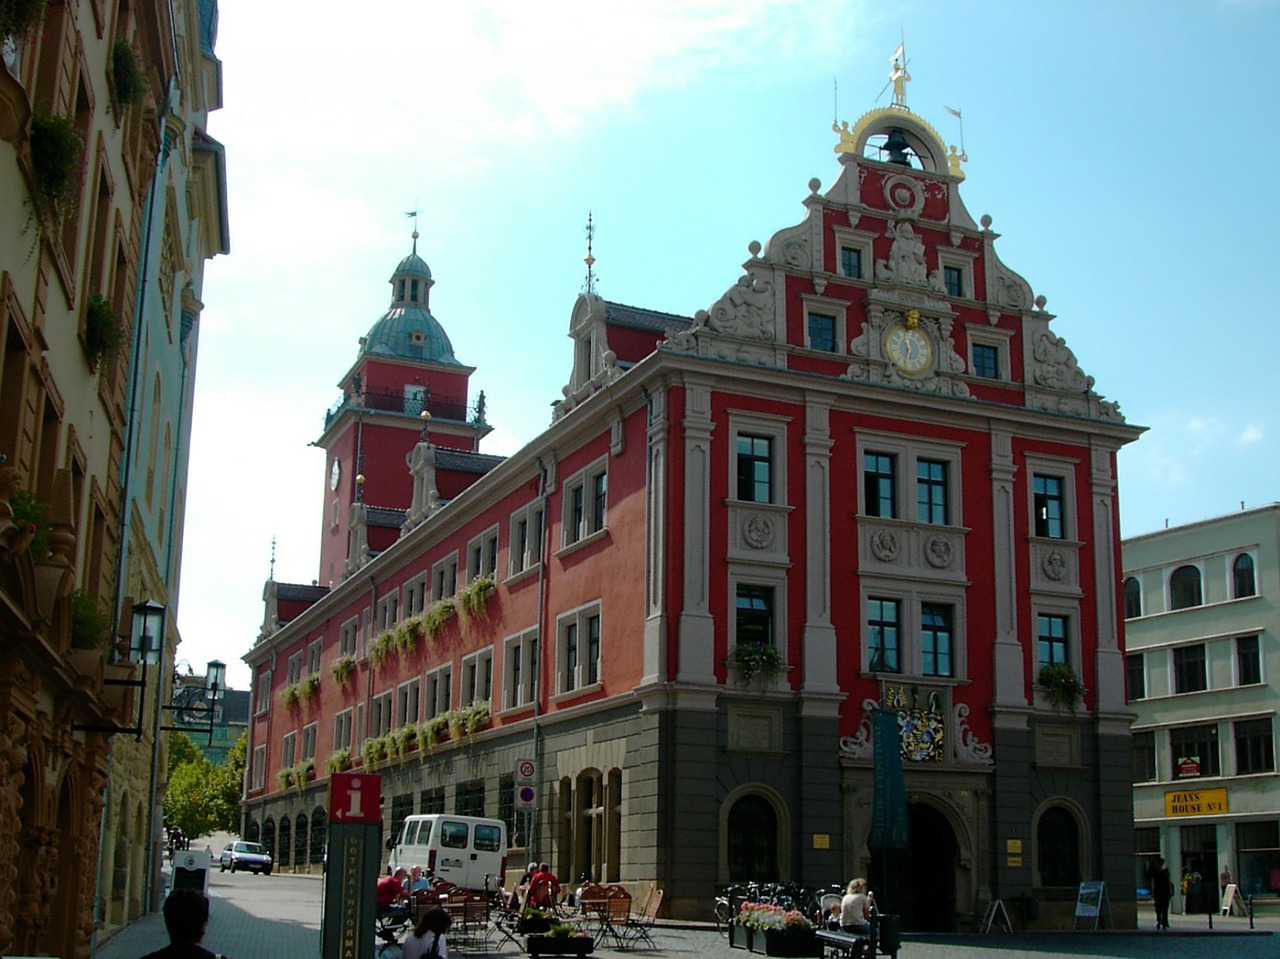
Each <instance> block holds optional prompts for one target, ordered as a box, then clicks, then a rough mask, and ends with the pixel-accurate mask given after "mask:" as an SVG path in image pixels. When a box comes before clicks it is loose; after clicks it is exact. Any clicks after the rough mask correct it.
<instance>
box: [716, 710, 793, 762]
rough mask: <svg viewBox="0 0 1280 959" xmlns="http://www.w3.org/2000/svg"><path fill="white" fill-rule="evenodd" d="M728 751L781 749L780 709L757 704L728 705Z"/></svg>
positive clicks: (749, 751)
mask: <svg viewBox="0 0 1280 959" xmlns="http://www.w3.org/2000/svg"><path fill="white" fill-rule="evenodd" d="M728 720H729V730H728V732H729V737H728V744H727V749H728V751H729V752H745V753H779V752H781V751H782V711H781V710H780V709H768V708H763V707H758V706H749V707H743V706H730V707H729V716H728Z"/></svg>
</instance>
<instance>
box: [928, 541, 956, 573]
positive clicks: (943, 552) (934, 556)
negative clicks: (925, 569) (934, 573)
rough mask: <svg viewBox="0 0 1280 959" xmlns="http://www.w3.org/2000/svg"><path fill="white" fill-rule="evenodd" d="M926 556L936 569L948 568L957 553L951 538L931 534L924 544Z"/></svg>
mask: <svg viewBox="0 0 1280 959" xmlns="http://www.w3.org/2000/svg"><path fill="white" fill-rule="evenodd" d="M924 558H925V562H927V563H928V564H929V565H930V566H932V567H933V568H934V569H947V568H948V567H949V566H950V565H951V562H952V560H953V559H954V558H955V553H954V552H953V551H952V548H951V542H950V541H949V540H947V539H946V538H944V537H942V536H930V537H929V538H928V539H927V540H926V541H925V544H924Z"/></svg>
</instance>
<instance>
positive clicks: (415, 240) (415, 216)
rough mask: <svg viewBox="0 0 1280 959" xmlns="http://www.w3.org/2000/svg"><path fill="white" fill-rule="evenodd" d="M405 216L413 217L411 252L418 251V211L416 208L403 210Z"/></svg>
mask: <svg viewBox="0 0 1280 959" xmlns="http://www.w3.org/2000/svg"><path fill="white" fill-rule="evenodd" d="M404 215H405V216H411V217H413V252H414V253H415V254H416V253H417V252H418V211H417V209H416V208H415V209H412V210H405V213H404Z"/></svg>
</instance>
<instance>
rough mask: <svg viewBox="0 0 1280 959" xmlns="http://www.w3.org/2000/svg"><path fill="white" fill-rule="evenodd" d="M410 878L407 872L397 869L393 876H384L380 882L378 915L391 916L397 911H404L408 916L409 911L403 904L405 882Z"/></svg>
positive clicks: (378, 886)
mask: <svg viewBox="0 0 1280 959" xmlns="http://www.w3.org/2000/svg"><path fill="white" fill-rule="evenodd" d="M408 877H409V873H408V871H407V870H405V869H397V870H396V871H395V872H393V873H392V874H391V875H389V876H383V877H382V878H381V879H379V880H378V885H377V899H376V903H377V907H378V910H377V911H378V915H380V916H385V915H389V914H391V913H393V912H394V911H395V910H397V909H403V910H404V911H405V913H406V915H407V914H408V912H409V910H408V908H407V907H406V906H405V905H404V902H403V900H404V881H405V880H406V879H407V878H408Z"/></svg>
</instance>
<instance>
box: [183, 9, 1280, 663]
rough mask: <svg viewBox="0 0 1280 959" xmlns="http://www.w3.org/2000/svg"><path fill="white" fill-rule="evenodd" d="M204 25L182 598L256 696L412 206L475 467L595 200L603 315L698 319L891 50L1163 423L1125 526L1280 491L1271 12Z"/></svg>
mask: <svg viewBox="0 0 1280 959" xmlns="http://www.w3.org/2000/svg"><path fill="white" fill-rule="evenodd" d="M219 6H220V11H221V19H220V24H219V31H218V38H217V47H216V52H217V54H218V56H219V58H220V59H221V60H222V63H223V78H224V107H223V109H222V110H220V111H218V112H216V113H214V114H212V115H211V116H210V119H209V132H210V133H211V134H212V135H213V136H214V137H216V138H217V139H219V140H220V141H221V142H222V143H223V144H224V145H225V147H226V151H227V182H228V201H229V219H230V234H231V253H230V255H228V256H220V257H218V258H216V259H215V260H213V261H212V262H210V263H209V264H208V266H207V268H206V274H205V283H204V291H203V297H202V299H203V302H204V304H205V308H204V311H203V313H202V316H201V320H200V340H199V358H198V366H197V374H196V398H195V415H194V418H193V425H192V436H191V466H190V475H189V479H188V496H187V514H186V535H185V543H184V550H183V565H182V580H181V591H180V599H179V608H178V626H179V631H180V633H181V635H182V645H181V647H180V648H179V652H178V657H179V659H180V660H181V659H185V660H187V661H188V662H190V663H192V664H195V665H196V667H197V669H196V671H197V672H199V671H201V670H200V668H199V665H200V664H202V663H204V662H205V661H207V660H209V659H213V658H220V659H222V660H224V661H225V662H227V663H228V664H229V669H228V677H229V680H230V683H231V685H232V686H233V687H235V688H247V684H248V677H249V673H248V669H247V667H246V666H245V665H244V663H243V662H242V661H241V658H240V657H241V656H243V655H244V653H245V652H246V651H247V650H248V649H249V648H250V647H251V645H252V644H253V642H254V640H255V638H256V637H257V635H258V632H259V630H260V628H261V625H262V615H263V605H262V592H263V586H264V583H265V582H266V580H267V579H268V576H269V575H271V574H272V570H273V568H274V577H275V579H276V580H277V581H280V582H295V583H309V582H311V581H312V580H314V579H315V578H316V577H317V576H318V574H319V570H318V567H319V531H320V523H321V518H322V508H323V506H322V503H323V490H324V479H325V476H324V472H325V470H324V467H325V456H324V452H323V451H322V450H320V449H319V448H316V447H313V446H310V445H309V444H311V443H312V442H313V441H314V440H316V439H317V438H318V437H319V435H320V432H321V428H322V426H323V423H324V414H325V411H326V410H327V409H328V408H329V407H330V406H331V405H332V404H333V403H334V402H335V401H336V400H337V399H338V397H339V395H340V393H339V390H338V388H337V382H338V379H339V378H340V377H341V375H342V374H343V373H344V372H345V371H346V370H347V369H348V368H349V367H350V365H351V364H352V362H354V360H355V359H356V351H357V349H358V340H359V337H361V336H362V335H364V334H365V333H367V332H368V330H369V328H370V327H371V326H372V325H373V323H374V322H375V321H376V320H377V319H378V317H379V316H381V315H382V313H383V312H385V311H386V309H387V308H388V306H389V305H390V292H391V291H390V286H389V283H388V281H389V279H390V276H391V271H392V270H393V269H394V267H395V265H396V264H397V263H398V262H399V261H400V259H401V258H402V257H404V256H405V255H406V254H407V253H408V252H409V250H410V246H411V239H410V232H411V230H412V229H413V221H412V220H410V219H408V218H406V216H405V213H406V212H407V211H410V210H417V211H418V213H419V216H418V221H417V222H418V230H419V232H420V234H421V238H420V240H419V241H418V252H419V254H420V255H421V256H422V257H423V258H424V259H425V260H426V261H427V263H428V264H429V265H430V267H431V271H432V274H433V275H434V277H435V280H436V283H435V286H434V288H433V289H432V291H431V304H430V305H431V312H432V314H433V315H434V316H435V317H436V319H438V320H439V321H440V322H441V324H442V325H443V326H444V328H445V330H446V332H447V333H448V334H449V337H450V339H451V340H452V343H453V347H454V352H455V355H456V356H457V358H458V359H459V360H460V361H461V362H463V363H465V364H468V365H470V366H474V367H476V372H475V373H474V374H473V375H472V377H471V389H472V397H471V399H472V402H474V400H475V395H476V393H477V392H478V391H480V390H483V391H484V393H485V398H486V401H487V419H488V420H489V422H490V423H491V424H492V425H493V426H494V427H495V429H494V432H493V434H491V435H490V436H489V437H488V438H487V439H486V440H485V442H484V444H483V446H482V450H483V451H484V452H488V453H496V454H508V453H511V452H514V451H515V450H517V449H519V448H520V447H521V446H522V445H524V444H525V443H527V442H528V441H529V440H531V439H532V438H533V437H534V436H536V435H537V434H538V433H539V432H541V431H542V430H543V429H545V428H546V427H547V425H548V424H549V422H550V404H551V403H552V402H553V401H554V400H556V399H557V398H559V397H560V395H561V394H560V391H561V387H563V386H564V384H565V383H566V382H567V380H568V376H569V370H570V363H571V358H572V357H571V351H570V342H569V340H568V337H567V331H568V323H569V316H570V312H571V310H572V308H573V304H574V301H575V299H576V297H577V295H578V294H579V293H580V292H581V290H582V286H583V280H584V277H585V267H584V265H583V256H584V255H585V253H586V239H585V235H584V227H585V225H586V221H587V216H588V213H589V212H590V213H591V215H592V217H593V220H594V224H595V229H596V232H595V240H594V249H593V252H594V254H595V257H596V261H597V262H596V266H595V272H596V282H597V286H596V289H597V292H598V293H599V294H600V295H601V296H603V297H604V298H606V299H609V300H613V301H616V302H621V303H626V304H630V305H633V306H641V307H647V308H651V309H657V310H663V311H668V312H672V313H678V314H683V315H687V316H691V315H692V314H693V313H694V312H695V311H697V310H699V309H706V308H707V307H709V306H710V305H711V304H712V303H713V302H715V300H717V299H718V298H719V297H720V295H721V294H722V293H723V292H724V291H725V290H727V289H728V288H729V287H730V286H732V285H733V284H734V282H735V281H736V280H737V278H738V276H740V275H741V272H742V271H741V264H742V263H743V261H745V260H746V259H747V257H748V252H747V245H748V244H749V243H750V242H751V241H752V240H759V241H760V242H761V243H764V242H766V241H767V240H768V239H769V237H770V236H771V235H772V234H773V233H775V232H777V231H778V230H781V229H783V228H786V227H789V226H792V225H794V224H796V223H798V222H800V221H801V219H803V216H804V212H805V211H804V208H803V206H802V201H803V199H804V198H805V196H806V195H807V194H808V186H807V184H808V182H809V180H810V178H813V177H817V178H818V179H819V180H821V181H822V183H823V187H822V189H823V190H825V189H827V188H829V187H830V186H831V185H832V184H833V183H834V182H835V180H836V177H837V175H838V172H839V169H840V168H839V165H838V161H837V158H836V154H835V152H834V150H833V147H834V144H835V141H836V136H835V134H834V133H833V132H832V130H831V126H832V120H833V118H839V119H841V120H847V121H849V123H850V125H851V126H852V125H853V123H854V122H855V121H856V120H857V119H858V117H860V116H861V115H862V114H863V113H865V112H866V111H868V110H870V109H874V108H876V107H881V106H885V105H887V104H888V102H889V99H890V93H889V92H886V91H884V89H883V88H884V87H885V85H886V82H887V79H888V69H889V61H890V58H891V56H892V54H893V52H894V50H895V48H896V47H897V46H898V44H899V42H900V41H901V40H905V44H906V55H907V59H908V66H909V70H910V73H911V77H912V80H911V82H910V84H909V85H908V87H907V105H908V107H910V108H911V110H912V111H913V112H915V113H917V114H919V115H920V116H921V117H923V118H924V119H926V120H927V121H929V122H930V123H931V124H933V126H934V127H935V128H936V129H938V131H939V132H940V133H941V134H942V135H943V137H944V138H945V139H946V140H947V142H948V143H957V144H960V145H962V146H963V149H964V151H965V152H966V153H967V155H968V157H969V160H968V162H967V164H966V165H965V172H966V174H967V179H966V180H965V182H964V184H963V186H962V187H961V191H960V192H961V196H962V198H963V199H964V201H965V203H966V205H967V207H968V209H969V211H970V213H971V214H972V215H973V217H974V219H975V220H976V219H978V218H979V217H981V216H982V215H983V214H989V215H990V216H991V217H992V219H993V229H994V230H995V231H996V232H997V233H999V234H1000V236H1001V238H1000V239H999V240H998V241H997V242H996V251H997V253H998V254H999V255H1000V257H1001V259H1002V260H1003V262H1004V263H1005V264H1006V265H1007V266H1009V267H1010V268H1011V269H1013V270H1014V271H1016V272H1018V273H1019V274H1021V275H1022V276H1024V277H1025V278H1026V279H1027V280H1028V282H1029V283H1030V284H1031V287H1032V289H1033V291H1034V293H1035V294H1036V295H1041V294H1043V295H1044V296H1046V297H1047V299H1048V304H1047V309H1048V310H1049V312H1050V313H1052V314H1055V315H1056V317H1057V319H1055V320H1054V321H1053V326H1052V329H1053V330H1054V331H1055V332H1056V333H1057V335H1059V336H1061V337H1063V338H1065V340H1066V341H1067V343H1068V345H1069V346H1070V347H1071V348H1072V350H1073V351H1074V352H1075V355H1076V358H1077V360H1078V361H1079V365H1080V368H1081V369H1082V370H1084V371H1085V372H1086V373H1087V374H1089V375H1091V376H1093V377H1094V378H1095V379H1096V386H1095V389H1096V390H1097V391H1098V392H1099V393H1101V394H1102V395H1104V396H1105V397H1107V398H1108V399H1111V400H1116V401H1118V402H1119V403H1120V405H1121V409H1122V412H1123V413H1124V415H1125V417H1126V418H1127V420H1128V422H1130V423H1133V424H1138V425H1142V426H1145V427H1148V430H1147V432H1146V433H1145V434H1144V435H1143V436H1142V438H1141V439H1140V440H1138V441H1137V442H1136V443H1134V444H1132V445H1131V446H1129V447H1127V448H1126V449H1125V450H1123V451H1122V452H1121V454H1120V504H1121V533H1122V535H1123V536H1132V535H1137V534H1139V533H1145V532H1151V531H1153V530H1157V529H1161V528H1163V527H1164V526H1166V525H1175V526H1176V525H1180V524H1183V523H1188V522H1193V521H1196V520H1199V519H1203V518H1205V517H1209V516H1216V515H1221V514H1223V513H1228V512H1232V511H1234V510H1238V509H1240V508H1241V505H1242V504H1243V505H1244V506H1245V507H1252V506H1258V505H1261V504H1264V503H1268V502H1274V501H1276V500H1280V486H1277V483H1276V481H1275V479H1274V478H1275V477H1276V476H1277V475H1280V448H1278V446H1277V439H1278V437H1280V414H1278V413H1277V409H1278V408H1280V404H1277V402H1276V393H1277V391H1276V387H1275V383H1274V374H1273V371H1274V370H1275V368H1276V354H1277V347H1280V308H1278V307H1277V301H1276V299H1275V298H1274V297H1272V296H1271V295H1269V294H1267V293H1266V290H1267V289H1268V288H1269V287H1271V286H1273V285H1274V281H1273V280H1272V279H1271V278H1272V277H1275V276H1276V275H1277V272H1278V271H1280V264H1277V262H1276V261H1277V249H1276V247H1275V244H1274V243H1273V239H1272V237H1273V232H1274V229H1275V228H1276V226H1277V225H1280V182H1278V179H1280V178H1278V175H1277V171H1276V169H1275V167H1276V165H1277V163H1280V124H1277V122H1276V114H1277V103H1278V102H1280V71H1278V70H1277V69H1276V67H1275V49H1276V44H1277V41H1278V40H1280V0H1219V2H1214V0H1200V2H1188V0H1150V2H1136V0H1110V2H1094V0H1077V2H1071V3H1049V2H1044V3H1039V2H1038V3H1026V2H1008V3H1005V2H993V0H984V2H982V3H957V2H955V0H950V2H925V0H916V2H901V3H898V4H896V5H889V4H885V3H882V2H881V3H875V2H861V0H844V2H836V0H804V2H803V3H801V2H794V0H792V2H787V0H645V2H642V3H640V2H629V3H614V2H608V0H605V2H601V0H595V2H574V0H564V2H561V0H547V2H544V3H540V4H529V3H524V2H514V0H512V2H505V0H465V2H458V3H424V2H422V0H368V2H366V3H364V4H362V5H360V7H359V8H358V9H355V8H353V7H352V6H351V4H350V3H349V2H348V3H336V2H331V0H315V2H312V3H309V4H307V5H306V6H305V15H300V13H299V11H300V10H301V9H302V8H299V7H297V6H295V5H289V4H263V3H262V2H261V0H220V4H219ZM353 14H354V15H353ZM947 107H951V108H953V109H957V110H959V111H961V113H962V115H963V131H961V127H960V122H959V121H957V119H956V118H955V117H953V116H952V115H951V114H950V113H949V112H948V111H947V109H946V108H947ZM962 132H963V142H962V143H961V139H962V138H961V133H962ZM273 557H274V567H273V566H272V563H273Z"/></svg>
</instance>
